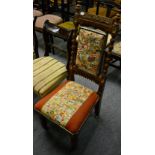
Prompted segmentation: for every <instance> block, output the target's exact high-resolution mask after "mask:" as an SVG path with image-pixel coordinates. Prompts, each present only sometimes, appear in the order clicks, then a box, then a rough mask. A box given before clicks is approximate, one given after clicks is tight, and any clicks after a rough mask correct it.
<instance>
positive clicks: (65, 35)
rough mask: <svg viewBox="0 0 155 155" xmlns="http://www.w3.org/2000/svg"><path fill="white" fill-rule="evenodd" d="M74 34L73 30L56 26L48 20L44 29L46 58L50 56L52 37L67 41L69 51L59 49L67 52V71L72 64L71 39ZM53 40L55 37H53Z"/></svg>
mask: <svg viewBox="0 0 155 155" xmlns="http://www.w3.org/2000/svg"><path fill="white" fill-rule="evenodd" d="M72 32H73V30H69V29H66V28H63V27H60V26H58V25H55V24H53V23H50V22H49V21H48V20H46V21H45V23H44V28H43V37H44V43H45V56H48V55H49V51H50V48H51V46H50V39H51V38H50V35H52V36H54V37H58V38H61V39H63V40H64V41H67V51H65V49H62V48H59V47H58V46H57V47H56V48H58V49H59V50H61V51H63V52H66V57H67V69H68V68H69V62H70V57H71V56H70V53H71V52H70V51H71V39H72ZM52 38H53V37H52Z"/></svg>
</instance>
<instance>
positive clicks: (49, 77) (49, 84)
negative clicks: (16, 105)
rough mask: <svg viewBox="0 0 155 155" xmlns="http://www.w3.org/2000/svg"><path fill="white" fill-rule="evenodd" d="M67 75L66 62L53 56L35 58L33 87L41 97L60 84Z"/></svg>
mask: <svg viewBox="0 0 155 155" xmlns="http://www.w3.org/2000/svg"><path fill="white" fill-rule="evenodd" d="M66 76H67V70H66V67H65V64H63V63H61V62H59V61H58V60H56V59H54V58H52V57H41V58H38V59H35V60H33V89H34V92H35V93H37V94H38V95H39V96H41V97H43V96H45V95H46V94H48V93H49V92H50V91H52V90H53V89H54V88H55V87H56V86H58V85H59V84H60V83H61V82H62V81H63V80H64V79H65V78H66Z"/></svg>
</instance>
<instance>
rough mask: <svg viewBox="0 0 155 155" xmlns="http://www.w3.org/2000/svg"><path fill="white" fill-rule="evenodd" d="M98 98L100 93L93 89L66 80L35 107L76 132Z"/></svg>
mask: <svg viewBox="0 0 155 155" xmlns="http://www.w3.org/2000/svg"><path fill="white" fill-rule="evenodd" d="M97 99H98V95H97V94H96V93H95V92H93V91H92V90H91V89H89V88H86V87H84V86H82V85H80V84H78V83H76V82H73V81H66V82H65V83H63V84H61V85H60V86H59V87H57V88H56V89H55V90H54V91H53V92H51V93H50V94H49V95H47V96H46V97H44V98H42V99H41V100H40V101H39V102H38V103H37V104H36V105H35V109H37V110H39V111H40V112H41V113H42V114H43V115H44V116H46V117H48V118H49V119H51V120H52V121H53V122H55V123H56V124H58V125H60V126H61V127H63V128H66V129H67V130H69V131H70V132H72V133H76V132H77V131H78V130H79V129H80V127H81V125H82V124H83V122H84V120H85V118H86V117H87V115H88V114H89V112H90V110H91V108H92V106H93V105H94V104H95V103H96V102H97Z"/></svg>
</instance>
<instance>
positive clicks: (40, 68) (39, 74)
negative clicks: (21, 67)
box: [33, 21, 72, 97]
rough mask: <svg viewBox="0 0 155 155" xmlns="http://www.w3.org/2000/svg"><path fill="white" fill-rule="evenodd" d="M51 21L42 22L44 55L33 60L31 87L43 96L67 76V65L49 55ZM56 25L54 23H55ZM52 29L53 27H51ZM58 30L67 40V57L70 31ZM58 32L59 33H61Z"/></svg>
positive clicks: (68, 54) (68, 55)
mask: <svg viewBox="0 0 155 155" xmlns="http://www.w3.org/2000/svg"><path fill="white" fill-rule="evenodd" d="M53 25H54V24H52V23H49V22H48V21H46V22H45V24H44V30H43V36H44V42H45V57H41V58H38V59H35V60H34V61H33V89H34V92H35V93H36V94H37V95H39V96H40V97H43V96H45V95H47V94H48V93H49V92H51V91H52V90H53V89H54V88H55V87H56V86H58V85H59V84H60V83H61V82H62V81H63V80H64V79H65V78H67V68H68V66H69V64H68V63H67V65H65V64H63V63H62V62H60V61H58V60H56V59H54V58H52V57H51V56H49V52H50V48H51V47H50V46H48V45H49V41H50V39H49V34H51V33H52V32H51V29H52V28H53ZM55 26H56V25H55ZM52 30H53V29H52ZM59 31H60V32H61V33H62V34H63V35H64V39H66V41H67V51H66V55H67V59H69V58H70V50H71V48H70V46H69V45H70V43H71V35H72V31H67V30H66V29H62V28H59ZM61 33H60V35H61Z"/></svg>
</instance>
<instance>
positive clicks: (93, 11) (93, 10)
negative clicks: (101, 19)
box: [88, 7, 117, 17]
mask: <svg viewBox="0 0 155 155" xmlns="http://www.w3.org/2000/svg"><path fill="white" fill-rule="evenodd" d="M106 12H107V8H105V7H99V13H98V15H100V16H105V15H106ZM88 13H90V14H93V15H96V7H93V8H89V9H88ZM116 13H117V12H116V11H115V10H114V9H113V10H111V13H110V16H109V17H113V16H114V15H115V14H116Z"/></svg>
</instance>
